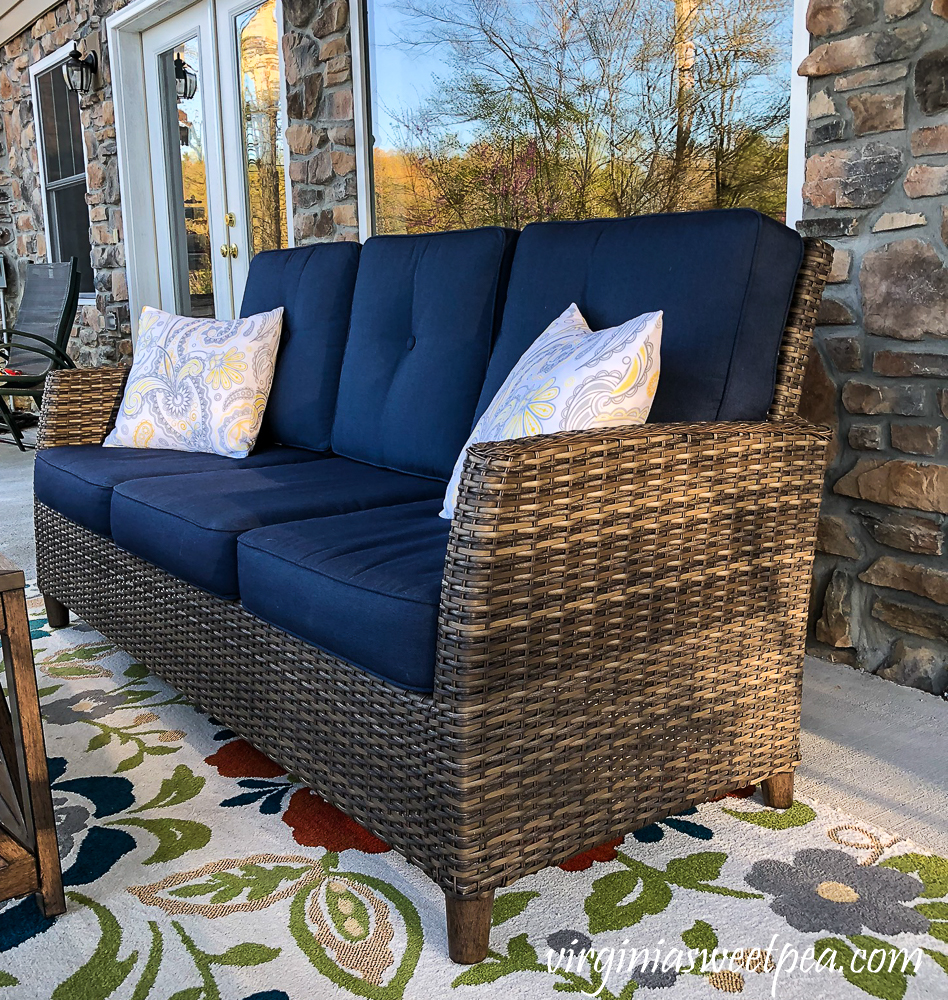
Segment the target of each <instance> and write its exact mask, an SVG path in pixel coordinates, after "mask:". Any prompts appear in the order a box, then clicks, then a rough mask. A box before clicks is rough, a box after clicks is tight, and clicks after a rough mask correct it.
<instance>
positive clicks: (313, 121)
mask: <svg viewBox="0 0 948 1000" xmlns="http://www.w3.org/2000/svg"><path fill="white" fill-rule="evenodd" d="M124 6H125V0H66V2H65V3H63V4H61V5H60V6H59V7H56V8H55V9H54V10H52V11H50V12H49V13H48V14H46V15H45V16H44V17H43V18H41V19H40V20H39V21H37V22H36V24H34V25H33V27H32V28H31V29H30V30H28V31H25V32H23V33H21V34H20V35H17V36H16V37H14V38H12V39H11V40H10V41H8V42H7V43H6V44H4V45H2V46H0V123H2V132H3V134H2V136H0V253H2V255H3V257H4V258H5V264H6V272H7V281H8V289H7V293H6V304H7V308H8V313H9V315H11V317H12V316H13V315H14V314H15V311H16V304H17V302H18V301H19V297H20V291H21V281H22V274H23V268H24V266H25V265H26V264H27V263H28V262H32V261H42V260H45V259H46V237H45V233H44V224H43V223H44V211H45V207H44V200H43V193H42V191H41V189H40V183H39V173H38V160H37V157H38V146H37V141H36V131H35V127H34V114H33V96H32V92H31V89H30V74H29V67H30V64H31V63H34V62H36V61H37V60H39V59H42V58H43V56H45V55H48V54H49V53H50V52H54V51H56V50H57V49H59V48H60V47H61V46H63V45H65V44H67V43H70V42H74V41H78V42H79V47H80V49H81V50H83V51H86V50H87V49H88V48H89V47H92V48H95V49H96V50H97V52H98V54H99V75H98V78H97V80H96V88H95V90H93V92H92V93H90V94H85V95H82V97H81V98H80V111H81V118H82V128H83V135H84V138H85V143H86V155H87V160H88V164H87V171H86V180H87V188H88V194H87V196H86V201H87V202H88V204H89V224H90V234H91V242H92V260H91V266H92V268H93V274H94V281H95V302H94V304H92V303H89V304H83V305H81V306H80V309H79V313H78V315H77V322H76V326H75V329H74V331H73V337H72V340H71V341H70V346H69V351H70V354H71V355H72V356H73V357H74V358H75V359H76V360H77V361H78V363H79V364H80V365H101V364H114V363H115V362H116V361H127V360H129V359H130V357H131V352H132V342H131V339H130V338H131V334H130V324H129V317H128V284H127V280H126V275H125V247H124V239H123V230H122V209H121V204H120V196H119V180H118V165H117V159H116V144H115V119H114V113H113V105H112V84H111V77H110V71H109V58H108V47H107V44H108V43H107V38H106V29H105V19H106V17H107V16H108V15H109V14H110V13H111V12H112V11H113V10H117V9H120V8H121V7H124ZM283 16H284V37H283V54H284V59H285V66H286V89H287V112H288V119H289V122H288V128H287V143H288V145H289V148H290V179H291V194H292V200H293V210H294V218H293V223H294V234H295V237H296V242H297V244H303V243H311V242H314V241H318V240H333V239H357V238H358V216H357V210H356V185H355V129H354V124H353V120H352V59H351V51H350V47H349V8H348V5H347V3H346V2H345V0H284V3H283ZM84 263H85V262H80V267H82V266H83V264H84ZM86 266H88V265H86ZM107 311H112V312H115V313H116V317H117V328H116V329H114V330H110V329H107V328H106V313H107Z"/></svg>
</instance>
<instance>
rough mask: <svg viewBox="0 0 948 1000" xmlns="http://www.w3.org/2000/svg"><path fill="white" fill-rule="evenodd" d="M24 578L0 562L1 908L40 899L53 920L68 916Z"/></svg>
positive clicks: (1, 559) (5, 561) (7, 562)
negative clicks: (1, 681)
mask: <svg viewBox="0 0 948 1000" xmlns="http://www.w3.org/2000/svg"><path fill="white" fill-rule="evenodd" d="M25 586H26V580H25V578H24V575H23V571H22V570H21V569H19V568H18V567H16V566H14V565H13V563H12V562H10V560H9V559H7V558H5V557H4V556H3V555H0V641H2V644H3V663H4V667H5V669H6V678H7V699H6V700H4V699H3V698H0V754H2V760H0V900H2V899H11V898H12V897H14V896H25V895H27V894H28V893H31V892H35V893H36V901H37V903H38V904H39V908H40V910H41V911H42V912H43V915H44V916H46V917H55V916H57V915H58V914H60V913H64V912H65V911H66V898H65V896H64V895H63V876H62V868H61V867H60V864H59V845H58V844H57V842H56V823H55V816H54V814H53V798H52V795H51V794H50V790H49V772H48V770H47V768H46V744H45V741H44V739H43V723H42V720H41V719H40V707H39V696H38V694H37V692H36V673H35V671H34V667H33V646H32V643H31V642H30V623H29V618H28V616H27V612H26V595H25V593H24V588H25Z"/></svg>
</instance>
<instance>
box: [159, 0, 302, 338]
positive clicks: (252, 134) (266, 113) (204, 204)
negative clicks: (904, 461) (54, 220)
mask: <svg viewBox="0 0 948 1000" xmlns="http://www.w3.org/2000/svg"><path fill="white" fill-rule="evenodd" d="M141 41H142V56H143V64H144V70H145V74H144V75H145V105H146V121H147V130H148V140H149V147H150V151H151V155H150V157H149V158H148V162H142V164H141V167H142V169H145V170H150V171H151V181H152V190H153V192H154V209H155V233H156V237H157V244H158V271H159V275H158V277H159V291H160V298H161V307H162V308H163V309H167V310H169V311H172V312H176V313H178V314H179V315H185V316H216V317H217V318H218V319H228V318H231V317H233V316H235V315H236V312H237V310H238V309H239V308H240V300H241V297H242V295H243V288H244V284H245V282H246V279H247V269H248V266H249V263H250V260H251V258H252V257H253V255H254V254H255V253H259V252H260V251H261V250H272V249H279V248H282V247H285V246H287V245H288V235H289V227H288V220H287V201H286V179H285V173H284V150H283V128H282V104H281V100H280V63H279V48H280V34H279V31H278V22H277V11H276V3H275V0H217V2H215V0H202V2H200V3H196V4H194V5H193V6H191V7H188V8H187V9H185V10H183V11H181V12H180V13H178V14H175V15H174V16H172V17H170V18H168V19H167V20H165V21H162V22H160V23H159V24H156V25H155V26H153V27H151V28H149V29H148V30H147V31H143V32H142V34H141ZM143 161H145V158H144V157H143Z"/></svg>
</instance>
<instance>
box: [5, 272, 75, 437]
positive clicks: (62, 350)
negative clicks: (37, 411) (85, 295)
mask: <svg viewBox="0 0 948 1000" xmlns="http://www.w3.org/2000/svg"><path fill="white" fill-rule="evenodd" d="M78 304H79V262H78V261H77V260H76V258H75V257H73V258H72V260H70V261H69V263H68V264H65V263H63V264H28V265H27V268H26V282H25V285H24V288H23V298H22V299H21V301H20V308H19V310H18V311H17V316H16V328H15V329H4V330H2V331H0V340H2V343H0V429H2V426H3V424H6V426H7V428H8V429H9V431H10V433H11V434H12V435H13V440H14V441H16V443H17V445H18V446H19V449H20V451H25V450H26V448H25V447H24V444H23V435H22V434H21V433H20V428H19V426H18V424H17V420H16V418H15V416H14V415H13V414H12V413H11V412H10V408H9V407H8V406H7V402H6V400H5V399H4V396H30V397H32V398H33V399H34V400H36V402H37V405H39V403H41V401H42V399H43V389H44V387H45V385H46V376H47V375H49V373H50V372H52V371H56V370H57V369H60V368H75V367H76V366H75V365H74V364H73V362H72V359H71V358H70V357H69V355H68V354H67V353H66V344H67V342H68V341H69V333H70V331H71V330H72V324H73V322H74V321H75V318H76V308H77V306H78Z"/></svg>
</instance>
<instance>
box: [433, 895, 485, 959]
mask: <svg viewBox="0 0 948 1000" xmlns="http://www.w3.org/2000/svg"><path fill="white" fill-rule="evenodd" d="M444 905H445V913H446V914H447V918H448V954H449V955H450V956H451V961H452V962H457V963H458V964H459V965H473V964H474V963H475V962H483V961H484V959H485V958H487V947H488V944H489V943H490V915H491V908H492V907H493V905H494V892H493V890H491V891H490V892H487V893H484V895H483V896H468V897H463V896H451V895H449V894H448V893H445V894H444Z"/></svg>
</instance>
